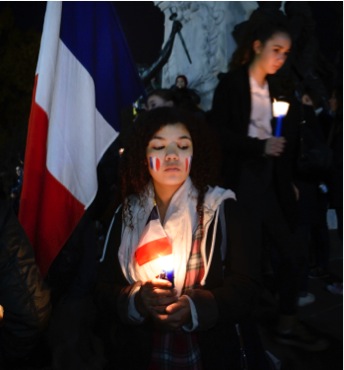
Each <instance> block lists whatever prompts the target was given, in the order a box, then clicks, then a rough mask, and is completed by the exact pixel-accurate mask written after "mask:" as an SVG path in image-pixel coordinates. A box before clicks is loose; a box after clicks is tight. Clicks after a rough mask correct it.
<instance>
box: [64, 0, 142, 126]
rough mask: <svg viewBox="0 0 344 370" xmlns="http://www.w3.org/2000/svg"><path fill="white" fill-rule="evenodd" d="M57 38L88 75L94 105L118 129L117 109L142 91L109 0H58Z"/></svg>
mask: <svg viewBox="0 0 344 370" xmlns="http://www.w3.org/2000/svg"><path fill="white" fill-rule="evenodd" d="M62 4H63V5H62V19H61V31H60V38H61V40H62V41H63V43H64V44H65V45H66V47H67V48H68V49H69V50H70V51H71V53H72V54H73V55H74V56H75V57H76V58H77V59H78V60H79V61H80V63H81V64H82V65H83V66H84V67H85V68H86V70H87V71H88V72H89V73H90V75H91V76H92V78H93V80H94V83H95V89H96V107H97V110H98V111H99V112H100V113H101V114H102V116H103V117H104V118H105V120H106V121H107V122H108V123H109V124H110V125H111V126H112V127H113V128H114V129H115V130H116V131H117V132H119V131H120V118H121V111H122V109H123V108H124V107H128V106H130V105H131V104H132V103H133V102H134V101H136V100H137V99H138V98H139V97H140V96H141V95H142V94H143V91H144V88H143V84H142V82H141V80H140V77H139V75H138V72H137V68H136V66H135V64H134V62H133V59H132V55H131V53H130V50H129V47H128V45H127V42H126V39H125V36H124V33H123V31H122V28H121V25H120V22H119V18H118V16H117V14H116V11H115V8H114V6H113V4H112V3H111V2H102V1H100V2H93V1H89V2H88V1H80V2H74V1H73V2H67V1H63V2H62Z"/></svg>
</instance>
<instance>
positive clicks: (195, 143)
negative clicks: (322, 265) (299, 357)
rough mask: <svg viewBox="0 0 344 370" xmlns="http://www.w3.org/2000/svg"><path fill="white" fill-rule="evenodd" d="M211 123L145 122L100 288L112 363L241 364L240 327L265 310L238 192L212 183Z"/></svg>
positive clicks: (167, 116)
mask: <svg viewBox="0 0 344 370" xmlns="http://www.w3.org/2000/svg"><path fill="white" fill-rule="evenodd" d="M206 127H207V126H206V125H205V123H204V122H201V121H199V120H198V119H197V120H196V118H195V116H194V115H190V113H186V112H181V111H180V110H178V109H177V108H167V107H163V108H156V109H154V110H151V111H149V112H145V113H142V115H140V116H139V118H138V119H137V121H136V122H135V127H134V132H133V135H132V136H131V141H130V143H128V145H127V147H126V149H125V151H124V153H123V156H122V159H121V161H122V163H121V179H122V191H123V194H122V195H123V205H122V206H121V207H120V208H119V210H118V211H117V212H116V214H115V217H114V219H113V221H112V223H111V226H110V228H109V232H108V235H107V240H106V243H105V247H104V253H103V258H102V263H101V267H100V272H99V278H98V283H97V287H96V302H97V305H98V307H99V311H100V313H99V317H100V318H104V321H105V326H106V327H107V329H108V330H107V333H108V335H109V338H107V339H105V344H106V345H107V346H108V353H111V355H112V356H111V359H109V360H110V365H109V368H116V369H117V368H118V369H178V368H183V369H214V368H216V369H228V368H233V369H236V368H239V363H240V340H239V339H240V338H239V337H238V334H237V330H239V327H236V326H235V325H236V323H238V322H241V326H240V328H241V329H242V330H245V326H242V322H243V321H244V320H246V319H247V318H248V317H249V315H250V313H251V311H252V310H253V309H254V307H255V299H256V298H257V293H258V291H259V287H260V284H259V282H258V275H259V269H258V264H257V257H255V248H254V244H253V243H252V242H253V241H252V239H251V238H250V235H251V230H250V224H249V223H248V222H247V221H246V219H245V216H244V214H243V213H242V211H241V210H240V208H239V207H238V204H237V202H236V201H235V195H234V194H233V192H232V191H231V190H226V189H223V188H219V187H216V186H215V187H212V186H210V185H211V184H213V178H214V175H215V173H214V172H213V169H214V168H215V167H216V163H215V162H214V160H212V156H211V154H212V152H213V150H212V145H211V143H209V144H207V143H208V141H209V139H210V136H209V133H208V131H207V129H206ZM212 144H214V142H213V143H212ZM166 257H168V258H169V259H170V263H171V260H172V264H170V267H166V265H165V264H164V260H165V259H166ZM171 269H173V272H172V273H171ZM163 271H165V272H167V277H168V279H169V280H171V281H169V280H165V279H163V278H162V275H161V272H163ZM172 279H173V284H174V288H173V284H172ZM109 318H110V319H112V322H113V326H111V325H110V324H109ZM253 334H254V333H252V335H253ZM248 340H252V338H249V339H248ZM247 343H249V342H246V344H247ZM256 352H257V349H256ZM258 352H259V351H258ZM253 361H255V362H256V363H258V362H259V359H257V357H256V358H255V359H254V360H253ZM257 366H258V367H255V368H256V369H258V368H260V367H259V365H257ZM264 366H265V368H266V365H264ZM264 366H262V368H264Z"/></svg>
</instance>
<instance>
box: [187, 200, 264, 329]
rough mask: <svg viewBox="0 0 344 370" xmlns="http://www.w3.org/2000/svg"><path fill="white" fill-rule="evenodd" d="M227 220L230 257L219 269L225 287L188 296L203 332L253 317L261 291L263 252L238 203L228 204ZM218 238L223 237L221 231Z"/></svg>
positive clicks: (191, 293) (192, 293) (195, 291)
mask: <svg viewBox="0 0 344 370" xmlns="http://www.w3.org/2000/svg"><path fill="white" fill-rule="evenodd" d="M225 218H226V229H227V254H226V259H225V261H224V265H223V266H221V265H220V266H219V265H218V264H217V266H216V268H218V269H221V268H223V269H224V272H223V274H224V275H223V281H222V284H218V285H217V286H216V287H209V288H208V287H207V285H206V286H205V289H195V290H190V291H188V292H187V294H188V295H189V296H190V297H191V299H192V300H193V302H194V304H195V306H196V310H197V314H198V320H199V330H203V329H204V330H206V329H208V328H210V327H212V326H214V325H216V324H221V323H228V322H230V323H235V322H237V321H239V320H241V319H244V318H246V317H249V316H250V315H251V313H252V312H253V310H254V309H255V308H256V305H257V299H258V297H259V294H260V291H261V280H260V254H259V249H258V246H256V245H255V243H254V240H253V239H252V232H251V230H250V225H249V224H248V220H247V218H246V217H245V215H244V213H243V210H242V209H241V208H240V206H239V204H238V203H237V202H236V201H234V200H230V201H226V202H225ZM217 234H218V235H217V236H219V230H218V233H217ZM217 247H218V245H217ZM214 256H215V255H214ZM214 263H216V262H214ZM217 273H219V271H217ZM220 273H221V272H220ZM209 292H210V293H211V294H209Z"/></svg>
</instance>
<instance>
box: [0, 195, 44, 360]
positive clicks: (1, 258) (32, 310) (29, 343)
mask: <svg viewBox="0 0 344 370" xmlns="http://www.w3.org/2000/svg"><path fill="white" fill-rule="evenodd" d="M0 207H1V210H0V228H1V236H0V304H1V305H2V306H3V307H4V319H3V326H2V328H1V336H2V346H3V352H4V354H5V356H6V357H7V358H23V357H25V356H28V355H29V354H30V352H31V351H32V350H33V349H34V348H35V346H36V345H37V343H38V341H39V340H40V338H41V336H42V335H43V333H44V331H45V330H46V329H47V326H48V323H49V319H50V315H51V302H50V290H49V289H48V287H47V286H46V284H45V283H44V281H43V278H42V276H41V274H40V271H39V269H38V267H37V265H36V261H35V257H34V252H33V249H32V246H31V244H30V242H29V240H28V238H27V236H26V234H25V233H24V230H23V229H22V227H21V225H20V223H19V221H18V219H17V217H16V215H15V214H14V212H13V210H12V208H11V205H10V203H8V202H6V201H1V203H0Z"/></svg>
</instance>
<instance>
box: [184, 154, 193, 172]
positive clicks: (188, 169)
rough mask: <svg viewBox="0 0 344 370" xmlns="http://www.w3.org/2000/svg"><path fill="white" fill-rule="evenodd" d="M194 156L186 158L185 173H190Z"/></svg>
mask: <svg viewBox="0 0 344 370" xmlns="http://www.w3.org/2000/svg"><path fill="white" fill-rule="evenodd" d="M191 162H192V156H190V157H187V158H185V171H186V172H188V171H190V170H191Z"/></svg>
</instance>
